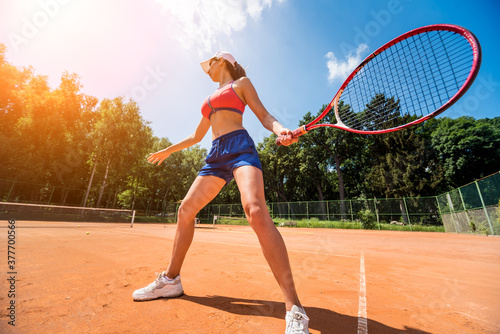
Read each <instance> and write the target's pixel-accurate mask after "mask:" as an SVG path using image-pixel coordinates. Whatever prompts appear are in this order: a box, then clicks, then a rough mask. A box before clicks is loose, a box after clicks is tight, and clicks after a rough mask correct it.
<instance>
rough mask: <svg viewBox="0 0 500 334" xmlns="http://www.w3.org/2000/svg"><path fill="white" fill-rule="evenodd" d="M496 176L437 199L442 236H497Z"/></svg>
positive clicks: (499, 185)
mask: <svg viewBox="0 0 500 334" xmlns="http://www.w3.org/2000/svg"><path fill="white" fill-rule="evenodd" d="M499 200H500V172H499V173H495V174H493V175H490V176H488V177H486V178H484V179H481V180H477V181H474V182H472V183H469V184H467V185H465V186H463V187H460V188H457V189H455V190H453V191H450V192H448V193H445V194H443V195H440V196H438V197H437V202H438V205H439V210H440V214H441V217H442V219H443V224H444V227H445V229H446V232H457V233H477V234H493V235H499V234H500V214H499V206H498V204H499Z"/></svg>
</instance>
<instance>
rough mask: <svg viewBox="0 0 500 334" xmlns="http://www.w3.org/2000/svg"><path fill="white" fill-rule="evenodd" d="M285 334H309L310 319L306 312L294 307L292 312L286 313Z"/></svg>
mask: <svg viewBox="0 0 500 334" xmlns="http://www.w3.org/2000/svg"><path fill="white" fill-rule="evenodd" d="M285 319H286V331H285V334H309V318H308V317H307V315H306V311H304V309H301V308H300V307H298V306H296V305H293V307H292V310H291V311H287V312H286V318H285Z"/></svg>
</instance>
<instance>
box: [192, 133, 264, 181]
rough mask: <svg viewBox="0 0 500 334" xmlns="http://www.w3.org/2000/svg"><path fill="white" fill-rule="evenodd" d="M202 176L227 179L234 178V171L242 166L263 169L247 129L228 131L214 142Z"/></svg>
mask: <svg viewBox="0 0 500 334" xmlns="http://www.w3.org/2000/svg"><path fill="white" fill-rule="evenodd" d="M205 162H206V165H205V166H204V167H203V168H202V169H201V171H200V174H199V175H200V176H206V175H213V176H217V177H219V178H221V179H224V180H225V181H226V184H227V183H229V182H231V180H232V179H233V178H234V175H233V171H234V170H235V169H236V168H238V167H241V166H254V167H257V168H259V169H260V170H262V165H261V163H260V160H259V156H258V154H257V150H256V149H255V144H254V142H253V140H252V138H251V137H250V135H249V134H248V132H247V130H244V129H243V130H236V131H233V132H229V133H226V134H225V135H222V136H220V137H218V138H216V139H215V140H214V141H213V142H212V148H211V149H210V153H208V156H207V158H206V159H205Z"/></svg>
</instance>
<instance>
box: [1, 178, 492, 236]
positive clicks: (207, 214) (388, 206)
mask: <svg viewBox="0 0 500 334" xmlns="http://www.w3.org/2000/svg"><path fill="white" fill-rule="evenodd" d="M84 197H85V190H82V189H73V188H62V187H53V186H44V185H38V184H32V183H25V182H19V181H11V180H1V179H0V201H4V202H21V203H40V204H59V205H74V206H82V205H83V201H84ZM104 197H106V200H105V202H106V203H108V202H109V203H112V204H113V203H114V202H116V194H114V195H113V194H110V195H109V196H104ZM499 200H500V172H499V173H495V174H493V175H491V176H489V177H486V178H484V179H481V180H477V181H474V182H472V183H470V184H468V185H465V186H463V187H460V188H458V189H455V190H453V191H450V192H448V193H445V194H442V195H439V196H432V197H403V198H389V199H387V198H384V199H381V198H372V199H356V200H343V201H317V202H283V203H268V208H269V212H270V213H271V216H272V218H273V219H286V220H319V221H349V222H360V221H361V222H363V221H367V220H368V221H370V222H371V223H372V224H373V225H372V226H373V228H377V226H378V228H380V226H381V224H397V225H406V226H409V227H410V229H411V228H412V226H414V225H424V226H425V225H427V226H429V225H430V226H443V225H444V227H445V230H446V232H455V233H476V234H494V235H499V234H500V209H499ZM144 208H145V210H138V216H139V217H143V218H144V220H145V221H146V220H148V219H151V217H156V218H155V221H156V220H158V221H169V222H173V221H176V212H177V208H178V203H167V202H165V201H164V200H162V201H156V202H155V201H152V200H148V201H147V205H145V206H144ZM214 216H226V217H237V218H242V217H245V212H244V210H243V207H242V206H241V204H215V205H208V206H206V207H205V208H203V209H202V210H201V211H200V213H199V215H198V218H199V219H200V221H201V222H203V223H211V222H212V221H213V217H214ZM148 217H149V218H148ZM360 226H361V225H360Z"/></svg>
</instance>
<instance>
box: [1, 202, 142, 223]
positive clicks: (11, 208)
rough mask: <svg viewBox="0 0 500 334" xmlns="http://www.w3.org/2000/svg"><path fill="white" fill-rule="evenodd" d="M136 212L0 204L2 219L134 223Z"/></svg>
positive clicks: (10, 203) (9, 203)
mask: <svg viewBox="0 0 500 334" xmlns="http://www.w3.org/2000/svg"><path fill="white" fill-rule="evenodd" d="M134 217H135V211H134V210H121V209H105V208H84V207H78V206H60V205H42V204H28V203H12V202H0V219H2V220H32V221H65V222H110V223H131V225H132V224H133V223H134Z"/></svg>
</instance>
